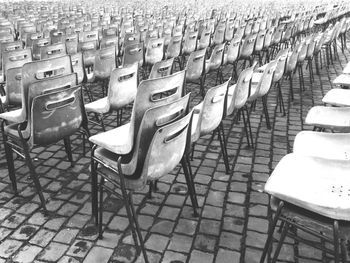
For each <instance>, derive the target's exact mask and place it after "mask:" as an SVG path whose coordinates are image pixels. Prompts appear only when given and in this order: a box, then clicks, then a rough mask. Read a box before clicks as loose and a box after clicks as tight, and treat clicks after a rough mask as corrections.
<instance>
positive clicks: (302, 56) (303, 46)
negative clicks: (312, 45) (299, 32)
mask: <svg viewBox="0 0 350 263" xmlns="http://www.w3.org/2000/svg"><path fill="white" fill-rule="evenodd" d="M307 46H308V45H307V43H306V42H305V41H302V42H301V43H300V45H299V53H298V63H301V62H303V61H304V60H305V58H306V54H307Z"/></svg>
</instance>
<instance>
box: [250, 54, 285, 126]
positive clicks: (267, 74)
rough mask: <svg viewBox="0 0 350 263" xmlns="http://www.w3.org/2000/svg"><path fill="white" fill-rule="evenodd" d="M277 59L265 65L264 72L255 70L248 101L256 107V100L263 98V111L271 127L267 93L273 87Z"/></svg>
mask: <svg viewBox="0 0 350 263" xmlns="http://www.w3.org/2000/svg"><path fill="white" fill-rule="evenodd" d="M277 63H278V62H277V60H272V61H270V62H269V63H268V64H267V66H266V67H264V70H263V72H254V73H253V75H252V79H251V85H250V91H249V95H248V99H247V102H248V103H252V106H253V107H254V108H255V104H256V100H257V99H258V98H261V99H262V104H263V111H264V115H265V120H266V126H267V128H268V129H271V125H270V118H269V112H268V108H267V95H268V92H269V91H270V89H271V86H272V82H273V77H274V74H275V70H276V67H277Z"/></svg>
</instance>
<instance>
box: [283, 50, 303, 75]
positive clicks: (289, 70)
mask: <svg viewBox="0 0 350 263" xmlns="http://www.w3.org/2000/svg"><path fill="white" fill-rule="evenodd" d="M298 55H299V51H298V46H297V47H295V48H294V50H293V51H292V52H289V53H288V57H287V62H286V69H285V71H284V73H285V74H286V75H290V74H293V72H294V70H295V68H296V66H297V62H298Z"/></svg>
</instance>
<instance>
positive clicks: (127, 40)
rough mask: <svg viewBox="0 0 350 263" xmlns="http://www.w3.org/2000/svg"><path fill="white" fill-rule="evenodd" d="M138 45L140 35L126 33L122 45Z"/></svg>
mask: <svg viewBox="0 0 350 263" xmlns="http://www.w3.org/2000/svg"><path fill="white" fill-rule="evenodd" d="M138 43H140V34H139V33H127V34H125V36H124V42H123V45H124V47H125V46H129V45H133V44H138Z"/></svg>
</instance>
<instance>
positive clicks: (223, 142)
mask: <svg viewBox="0 0 350 263" xmlns="http://www.w3.org/2000/svg"><path fill="white" fill-rule="evenodd" d="M218 135H219V141H220V146H221V152H222V157H223V158H224V163H225V169H226V173H227V174H229V173H230V165H229V161H228V155H227V148H226V140H225V134H224V127H223V124H222V122H221V123H220V124H219V127H218Z"/></svg>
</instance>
